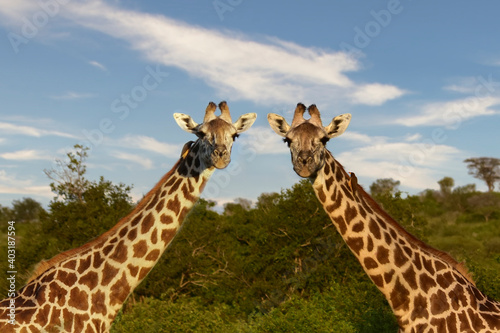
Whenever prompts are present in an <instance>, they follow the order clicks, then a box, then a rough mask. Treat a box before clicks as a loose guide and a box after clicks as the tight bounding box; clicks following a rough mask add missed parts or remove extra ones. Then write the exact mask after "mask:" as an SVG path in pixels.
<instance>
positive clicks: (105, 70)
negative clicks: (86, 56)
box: [89, 60, 108, 72]
mask: <svg viewBox="0 0 500 333" xmlns="http://www.w3.org/2000/svg"><path fill="white" fill-rule="evenodd" d="M89 65H92V66H94V67H96V68H99V69H100V70H101V71H103V72H107V71H108V69H107V68H106V66H104V65H103V64H101V63H100V62H97V61H95V60H92V61H89Z"/></svg>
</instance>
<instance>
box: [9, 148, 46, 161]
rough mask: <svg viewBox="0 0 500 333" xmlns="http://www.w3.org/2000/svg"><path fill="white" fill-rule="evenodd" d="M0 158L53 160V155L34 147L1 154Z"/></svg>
mask: <svg viewBox="0 0 500 333" xmlns="http://www.w3.org/2000/svg"><path fill="white" fill-rule="evenodd" d="M0 158H3V159H5V160H17V161H29V160H52V157H51V156H49V155H48V154H47V153H45V152H41V151H36V150H33V149H26V150H18V151H15V152H10V153H3V154H0Z"/></svg>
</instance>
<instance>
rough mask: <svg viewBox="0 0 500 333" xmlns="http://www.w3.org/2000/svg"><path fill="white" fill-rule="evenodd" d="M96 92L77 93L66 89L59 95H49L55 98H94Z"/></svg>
mask: <svg viewBox="0 0 500 333" xmlns="http://www.w3.org/2000/svg"><path fill="white" fill-rule="evenodd" d="M96 96H97V95H96V94H92V93H77V92H74V91H68V92H66V93H64V94H61V95H54V96H50V98H52V99H55V100H72V99H84V98H94V97H96Z"/></svg>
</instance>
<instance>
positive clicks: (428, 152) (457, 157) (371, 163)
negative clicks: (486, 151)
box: [332, 132, 463, 190]
mask: <svg viewBox="0 0 500 333" xmlns="http://www.w3.org/2000/svg"><path fill="white" fill-rule="evenodd" d="M335 140H347V141H351V142H352V143H353V144H354V145H355V146H357V147H354V148H350V149H349V150H348V151H343V152H340V153H338V154H335V151H332V152H333V153H334V154H335V157H336V158H337V160H338V161H339V162H340V163H342V164H344V166H345V167H346V169H347V171H353V172H355V173H356V174H357V175H358V176H359V175H362V176H363V177H368V178H371V179H372V180H376V179H379V178H393V179H396V180H399V181H400V182H401V185H402V186H404V187H407V188H412V189H415V190H424V189H426V188H435V187H436V184H437V181H438V180H439V179H440V178H441V177H442V173H446V172H449V170H450V165H460V162H461V161H462V160H463V152H461V151H460V150H458V149H457V148H455V147H452V146H449V145H445V144H435V143H429V142H427V141H426V140H425V138H423V137H422V135H420V134H419V133H415V134H411V135H407V136H405V137H404V138H400V139H391V138H388V137H383V136H376V137H370V136H366V135H364V134H358V133H355V132H354V133H353V132H346V133H345V134H344V135H342V136H340V137H339V138H338V139H335ZM365 185H368V184H365Z"/></svg>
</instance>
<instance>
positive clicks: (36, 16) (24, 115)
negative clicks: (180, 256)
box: [0, 0, 500, 206]
mask: <svg viewBox="0 0 500 333" xmlns="http://www.w3.org/2000/svg"><path fill="white" fill-rule="evenodd" d="M499 12H500V3H498V2H496V1H482V2H470V1H439V2H432V3H430V2H426V1H415V0H413V1H410V0H401V1H396V0H389V1H364V2H361V1H326V0H325V1H305V0H304V1H294V2H291V1H272V2H270V1H260V0H254V1H248V0H215V1H193V0H183V1H180V0H178V1H163V2H159V1H137V0H127V1H118V0H115V1H99V0H95V1H92V0H90V1H84V0H79V1H76V0H36V1H33V0H29V1H28V0H16V1H7V0H0V36H1V37H0V73H1V76H0V98H1V100H2V103H1V105H0V204H1V205H4V206H9V205H10V204H11V202H12V200H14V199H20V198H22V197H32V198H34V199H36V200H38V201H40V202H42V203H43V204H44V205H46V204H47V203H48V202H49V201H50V200H51V199H52V198H53V196H54V194H53V193H52V192H50V188H49V183H50V180H49V179H48V178H47V177H46V176H45V174H44V173H43V170H44V169H50V168H53V167H55V166H56V165H55V160H56V159H63V158H64V156H65V154H66V152H68V151H70V150H71V147H72V146H73V145H74V144H76V143H84V144H86V145H88V146H90V147H91V148H92V150H91V153H90V157H89V159H88V162H87V164H88V167H87V170H88V178H90V179H98V177H99V176H101V175H102V176H104V177H105V178H106V179H109V180H112V181H113V182H116V183H119V182H122V183H125V184H127V185H133V186H134V189H133V191H132V194H133V197H134V198H135V199H139V198H141V197H142V195H143V194H145V193H147V191H148V190H149V189H150V188H151V187H152V186H153V185H154V184H155V183H156V182H157V181H158V180H159V179H160V178H161V176H162V175H163V174H164V173H166V172H167V171H168V170H170V168H171V166H172V165H173V164H174V163H175V161H176V160H177V158H178V156H179V154H180V150H181V147H182V145H183V143H185V142H186V141H188V140H192V139H193V137H192V135H190V134H188V133H186V132H184V131H182V130H181V129H180V128H179V127H178V126H177V125H176V123H175V121H174V119H173V117H172V114H173V113H174V112H183V113H188V114H190V115H191V116H193V117H194V119H195V120H197V121H198V122H200V121H201V120H202V117H203V112H204V109H205V107H206V105H207V104H208V102H209V101H214V102H216V103H218V102H220V101H221V100H227V102H228V105H229V108H230V110H231V113H232V116H233V119H236V118H237V117H238V116H240V115H241V114H244V113H247V112H256V113H257V114H258V119H257V121H256V122H255V124H254V126H253V127H252V129H250V130H249V131H248V132H245V133H243V134H242V135H241V136H240V138H239V139H238V140H237V141H236V143H235V145H234V148H233V158H232V162H231V165H230V167H229V168H228V169H226V170H217V171H216V172H215V173H214V176H213V177H212V179H211V181H210V182H209V185H208V186H207V188H206V191H205V193H204V195H203V196H204V197H205V198H207V199H210V200H215V201H217V202H218V203H219V204H223V203H225V202H230V201H232V200H234V199H235V198H238V197H243V198H247V199H251V200H255V199H256V198H257V197H258V196H259V195H260V194H261V193H264V192H279V191H280V190H281V189H282V188H287V187H290V186H291V185H292V184H294V183H295V182H297V181H298V180H299V177H298V176H297V175H296V174H295V173H294V172H293V170H292V165H291V162H290V156H289V151H288V149H287V148H286V145H285V144H284V143H283V142H282V141H281V138H280V137H278V136H277V135H276V134H274V132H272V131H271V129H270V127H269V125H268V123H267V120H266V115H267V114H268V113H270V112H274V113H278V114H281V115H283V116H285V117H287V119H289V121H291V118H292V113H293V110H294V108H295V105H296V104H297V103H298V102H303V103H304V104H306V105H309V104H312V103H315V104H316V105H317V106H318V108H319V110H320V111H321V113H322V118H323V123H324V124H325V125H326V124H327V123H329V122H330V120H331V119H332V118H333V117H335V116H336V115H338V114H342V113H347V112H349V113H351V114H352V115H353V118H352V121H351V124H350V126H349V128H348V129H347V131H346V133H345V134H343V135H342V136H340V137H338V138H336V139H334V140H332V141H331V142H330V143H329V144H328V148H329V149H330V150H331V151H332V152H333V154H334V155H335V156H336V158H337V159H338V160H339V161H340V162H341V163H342V164H344V166H345V167H346V169H347V170H348V171H352V172H355V173H356V175H357V177H358V179H359V182H360V183H361V184H363V185H364V186H365V187H366V188H368V187H369V185H370V184H371V183H372V182H373V181H375V180H376V179H378V178H394V179H397V180H399V181H400V182H401V186H400V189H402V190H404V191H408V192H409V193H411V194H415V193H418V192H419V191H422V190H424V189H427V188H437V187H438V185H437V181H438V180H440V179H442V178H443V177H445V176H449V177H453V178H454V179H455V184H456V185H457V186H461V185H465V184H469V183H476V184H477V187H478V189H480V190H485V189H486V186H485V185H484V184H483V183H482V182H480V181H479V180H476V179H474V178H472V177H471V176H469V175H468V174H467V169H466V166H465V164H464V163H463V160H464V159H466V158H469V157H478V156H489V157H497V158H498V157H500V156H499V150H498V144H499V143H500V140H499V139H498V128H499V125H500V115H499V114H500V73H499V69H500V43H499V40H498V31H500V20H498V13H499Z"/></svg>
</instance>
